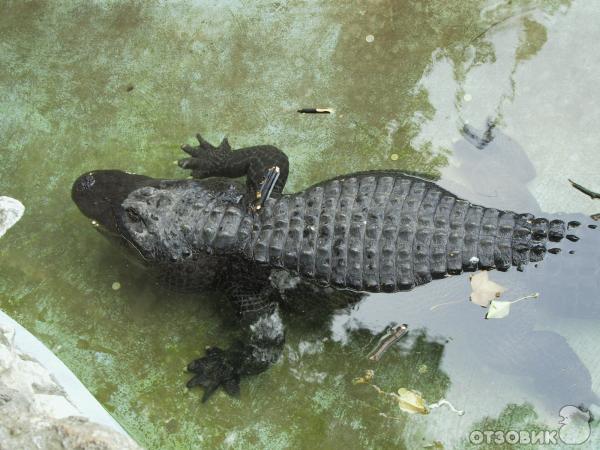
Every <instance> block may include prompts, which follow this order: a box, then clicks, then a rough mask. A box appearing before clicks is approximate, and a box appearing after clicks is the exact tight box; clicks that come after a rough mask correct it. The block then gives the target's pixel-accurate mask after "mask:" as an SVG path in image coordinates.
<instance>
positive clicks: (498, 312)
mask: <svg viewBox="0 0 600 450" xmlns="http://www.w3.org/2000/svg"><path fill="white" fill-rule="evenodd" d="M539 296H540V294H539V293H538V292H534V293H533V294H529V295H526V296H525V297H521V298H518V299H516V300H513V301H512V302H499V301H497V300H492V303H490V309H489V310H488V313H487V314H486V315H485V318H486V319H504V318H505V317H506V316H508V314H509V313H510V305H512V304H513V303H517V302H520V301H522V300H527V299H528V298H533V299H535V298H539Z"/></svg>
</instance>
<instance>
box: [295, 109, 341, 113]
mask: <svg viewBox="0 0 600 450" xmlns="http://www.w3.org/2000/svg"><path fill="white" fill-rule="evenodd" d="M298 112H299V113H300V114H331V113H332V112H333V110H332V109H331V108H302V109H299V110H298Z"/></svg>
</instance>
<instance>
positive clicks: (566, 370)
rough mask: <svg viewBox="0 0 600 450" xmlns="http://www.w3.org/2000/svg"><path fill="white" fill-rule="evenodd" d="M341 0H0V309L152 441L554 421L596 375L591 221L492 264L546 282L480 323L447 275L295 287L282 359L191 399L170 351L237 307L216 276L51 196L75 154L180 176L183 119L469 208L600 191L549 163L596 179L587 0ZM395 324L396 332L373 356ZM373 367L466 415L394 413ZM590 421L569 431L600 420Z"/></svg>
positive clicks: (515, 287)
mask: <svg viewBox="0 0 600 450" xmlns="http://www.w3.org/2000/svg"><path fill="white" fill-rule="evenodd" d="M339 3H341V2H339ZM344 3H345V4H344V5H338V4H335V3H332V2H323V1H304V2H302V1H293V2H289V3H286V2H279V3H278V2H266V1H265V2H262V1H260V2H254V3H251V4H249V3H246V2H241V1H240V2H237V1H227V2H223V1H219V2H217V1H215V2H201V1H189V2H177V3H172V4H168V5H165V4H164V3H162V2H141V1H140V2H127V3H121V2H94V3H91V2H72V3H70V4H69V5H62V6H59V5H58V4H50V3H46V2H41V1H40V2H36V1H32V2H21V1H18V2H17V1H15V2H5V5H6V6H5V7H4V8H3V14H2V15H1V16H0V31H1V32H0V43H1V47H0V48H1V50H0V99H1V100H2V105H3V109H2V113H1V114H2V115H1V120H0V136H2V138H1V139H0V151H1V154H0V155H1V156H0V158H1V161H2V165H1V168H0V195H8V196H11V197H14V198H17V199H19V200H20V201H22V202H23V203H24V204H25V206H26V208H27V210H26V213H25V216H24V217H23V219H22V220H21V222H19V223H18V224H17V225H16V226H15V227H14V228H13V229H11V230H10V231H9V232H8V233H7V234H6V235H5V236H4V237H3V238H2V241H1V246H0V258H1V266H0V271H1V272H0V280H1V281H2V282H1V283H0V308H2V309H3V310H4V311H6V312H8V313H9V314H10V315H11V316H13V317H14V318H15V319H17V320H18V321H19V322H21V323H22V324H23V325H24V326H25V327H27V328H28V329H29V330H30V331H31V332H32V333H34V334H35V335H36V336H37V337H38V338H40V339H41V340H42V341H43V342H44V343H46V344H47V345H49V346H50V347H51V348H52V349H53V350H55V352H56V353H57V355H58V356H59V357H60V358H61V359H62V360H63V361H64V362H65V363H66V364H67V365H68V366H69V367H70V368H71V369H72V370H73V371H74V372H75V373H76V374H77V375H78V376H79V377H80V378H81V380H82V381H83V382H84V383H85V384H86V385H87V386H88V387H89V389H90V390H91V391H92V393H94V394H95V395H96V396H97V398H98V399H99V400H100V401H101V402H102V403H103V404H104V405H105V407H106V408H107V409H108V410H109V411H110V412H111V413H112V414H113V415H114V417H115V418H116V419H117V420H118V421H119V422H120V423H121V424H122V425H123V426H124V427H125V428H126V429H127V430H128V431H129V432H130V433H131V435H132V436H133V437H134V438H136V439H137V440H138V441H139V442H140V443H141V444H142V445H144V446H145V447H147V448H161V449H168V448H210V447H233V448H273V449H276V448H314V447H317V446H318V447H322V448H411V449H412V448H421V447H424V446H427V445H433V444H434V443H435V442H441V443H442V444H443V445H444V448H464V447H469V446H470V444H469V443H468V438H469V433H470V432H471V431H472V430H539V429H552V430H555V429H557V428H558V423H557V421H558V419H559V417H558V410H559V409H560V407H562V406H564V405H567V404H574V405H579V404H580V403H584V404H586V405H588V406H589V404H590V403H591V402H593V401H594V395H595V394H594V392H600V359H599V358H598V356H597V352H596V351H595V348H596V343H597V341H598V339H599V338H600V333H599V331H598V326H597V324H598V320H599V319H600V307H598V306H597V305H598V304H599V303H598V300H599V298H598V297H599V292H600V289H599V287H600V286H599V279H600V277H599V276H598V262H599V253H598V252H597V249H598V248H600V246H599V245H598V242H599V241H600V237H599V235H600V232H595V231H598V230H590V229H587V228H585V227H582V228H580V229H579V230H578V231H577V234H579V235H580V237H581V240H580V241H579V242H577V243H570V242H568V241H566V242H564V243H562V244H561V246H562V247H563V248H564V250H563V252H562V253H561V254H560V255H556V256H555V255H548V256H547V258H546V260H545V261H544V262H543V263H541V264H539V267H538V268H537V269H536V268H534V267H528V268H527V269H526V270H525V273H519V272H517V271H510V272H508V273H493V274H491V278H492V279H493V280H495V281H497V282H499V283H501V284H502V285H504V286H506V287H508V288H509V290H508V291H507V292H506V293H505V294H504V295H505V296H506V298H507V299H514V298H518V297H520V296H522V295H526V294H529V293H531V292H539V293H540V298H539V299H538V300H534V301H523V302H520V303H519V304H517V305H514V306H513V307H512V310H511V314H510V315H509V317H507V318H505V319H502V320H487V321H486V320H484V319H483V317H484V315H485V310H483V309H481V308H479V307H477V306H475V305H472V304H470V303H469V302H468V295H469V291H470V287H469V281H468V277H467V276H466V275H465V276H461V277H454V278H450V279H446V280H443V281H436V282H434V283H431V284H429V285H427V286H424V287H421V288H419V289H417V290H415V291H413V292H410V293H398V294H393V295H372V296H368V297H365V298H363V299H362V300H361V301H360V303H358V304H357V305H355V306H353V307H349V308H342V309H339V310H336V311H327V308H322V310H321V309H319V313H313V314H301V313H300V312H299V311H297V309H302V308H295V309H294V308H292V309H293V310H292V311H289V310H288V311H287V312H286V313H285V318H286V322H287V324H288V327H287V336H286V351H285V353H284V357H283V358H282V360H281V361H280V362H279V363H278V364H276V365H275V366H274V367H273V368H271V369H270V370H269V371H267V372H266V373H264V374H261V375H260V376H257V377H253V378H250V379H248V380H245V381H244V382H243V383H242V397H241V399H240V400H235V399H231V398H229V397H227V396H226V395H225V394H224V393H219V394H217V395H215V396H214V398H213V399H211V401H210V403H208V404H204V405H203V404H201V403H200V398H201V391H200V390H192V391H189V392H188V391H187V390H186V389H185V388H184V383H185V381H186V380H187V378H188V376H187V374H186V373H184V371H183V369H184V367H185V365H186V363H187V362H188V361H189V360H191V359H193V358H195V357H197V356H198V355H200V354H202V352H203V348H204V347H205V346H206V345H215V344H219V345H222V346H223V345H225V344H226V343H227V342H228V341H230V340H231V339H232V338H233V335H234V330H235V324H234V323H232V322H231V320H228V318H227V314H226V313H223V312H222V311H221V308H220V304H221V302H222V300H223V299H222V298H220V297H219V296H218V294H213V293H206V294H202V295H197V294H196V295H182V294H174V293H171V292H168V291H165V290H162V289H160V288H158V287H157V286H155V284H154V282H153V280H149V279H147V278H146V277H145V274H144V272H143V271H142V270H140V269H139V268H137V267H136V266H135V265H134V264H132V263H131V262H129V261H128V260H126V259H125V258H124V257H123V256H122V255H121V254H119V253H118V252H117V251H116V250H115V248H113V247H111V246H110V245H109V244H108V243H107V242H106V241H105V240H104V239H102V238H101V237H100V236H99V235H98V233H96V232H95V231H94V230H93V228H92V227H91V226H89V223H88V222H87V220H86V219H84V218H83V217H82V216H81V215H80V214H79V212H78V211H77V209H76V207H75V206H74V205H73V204H72V203H71V201H70V197H69V195H70V187H71V184H72V182H73V180H74V179H75V178H76V177H77V176H78V175H79V174H80V173H82V172H84V171H86V170H90V169H95V168H119V169H123V170H129V171H133V172H137V173H144V174H149V175H152V176H157V177H168V178H177V177H183V176H185V174H183V173H181V171H180V170H179V169H178V168H177V167H176V166H174V165H173V164H172V162H173V161H174V160H175V159H177V158H179V157H180V156H181V155H180V153H181V152H180V151H179V150H178V146H179V144H181V143H182V141H185V140H186V139H187V140H188V141H189V142H191V137H192V136H193V135H194V133H196V132H198V131H201V132H202V133H203V134H204V135H205V137H207V138H209V139H210V140H213V141H218V140H220V138H221V137H222V136H224V135H228V136H229V138H230V141H231V143H232V144H233V146H234V147H243V146H248V145H254V144H259V143H273V144H276V145H277V146H279V147H280V148H282V149H283V150H284V151H285V152H286V153H288V155H289V156H290V161H291V167H292V169H291V174H290V179H289V183H288V189H289V190H295V189H299V188H302V187H305V186H308V185H309V184H311V183H313V182H317V181H319V180H322V179H326V178H329V177H332V176H335V175H338V174H341V173H345V172H350V171H354V170H364V169H383V168H395V169H405V170H417V171H421V172H427V173H430V174H432V175H438V176H441V180H440V184H441V185H442V186H443V187H446V188H448V189H449V190H451V191H452V192H454V193H456V194H458V195H461V196H463V197H465V198H467V199H469V200H471V201H472V202H475V203H480V204H483V205H486V206H493V207H498V208H505V209H513V210H518V211H529V212H533V213H538V212H539V211H544V212H546V213H547V214H548V215H551V216H554V215H556V214H557V213H561V212H562V213H568V214H570V216H569V218H571V217H577V218H578V219H579V220H580V221H582V222H584V223H590V222H591V220H590V219H589V218H588V217H585V216H589V214H592V213H597V212H599V210H600V207H599V206H600V204H598V202H597V201H596V202H594V201H593V200H591V199H589V198H587V197H586V196H584V195H583V194H581V193H579V192H577V191H575V190H574V189H573V188H571V187H570V185H569V184H568V182H567V178H574V179H575V180H576V181H577V182H579V183H581V184H583V185H585V186H587V187H589V188H590V189H592V190H595V191H600V185H599V184H598V173H599V171H600V152H598V151H597V150H596V145H597V143H598V142H599V141H600V128H599V127H597V124H598V123H599V121H600V109H598V108H597V107H596V103H597V102H596V99H598V98H600V85H599V84H598V83H597V82H596V78H597V73H598V70H599V69H600V57H598V48H597V44H596V43H597V42H600V36H599V34H600V28H598V27H597V23H598V21H599V20H600V7H599V6H597V5H594V4H593V2H587V1H584V0H581V1H573V2H571V1H567V0H564V1H550V0H547V1H539V2H535V1H528V2H527V1H488V2H484V1H475V0H473V1H465V0H452V1H448V0H446V1H430V2H423V3H421V2H396V1H386V0H383V1H373V2H369V3H365V2H344ZM370 35H371V36H372V37H373V39H371V38H369V39H367V36H370ZM369 41H371V42H369ZM299 107H331V108H334V109H335V113H334V114H332V115H328V116H325V115H299V114H297V113H295V110H296V109H297V108H299ZM488 120H491V121H494V123H496V127H495V128H494V130H493V133H492V134H493V137H494V139H493V140H492V141H491V142H490V143H489V144H488V145H486V146H485V147H484V148H483V149H481V150H480V149H478V148H476V146H475V145H473V139H470V138H469V137H468V136H467V137H465V134H464V133H461V130H463V128H464V126H465V125H467V130H476V133H479V135H481V134H483V131H484V128H485V127H486V122H487V121H488ZM575 215H576V216H575ZM568 250H575V254H574V255H569V254H568ZM115 281H118V282H119V283H120V284H121V286H122V287H121V288H120V289H119V290H113V289H112V288H111V286H112V284H113V283H114V282H115ZM323 301H324V302H325V301H326V299H323ZM455 301H462V302H460V303H452V304H448V305H443V306H439V307H436V308H434V309H433V310H432V309H431V308H432V307H435V306H436V305H439V304H442V303H446V302H455ZM316 307H317V306H316V305H313V307H307V308H305V309H309V311H312V310H314V309H316ZM288 309H289V308H288ZM391 322H396V323H402V322H405V323H408V324H409V327H410V330H411V331H410V333H409V335H408V337H407V338H406V339H403V341H402V342H401V343H400V344H399V345H397V346H395V347H394V348H393V349H392V350H390V351H389V352H388V353H386V354H385V356H384V357H383V359H382V360H381V361H380V362H379V363H377V364H374V363H371V362H370V361H368V360H367V358H366V354H367V353H368V352H369V350H370V349H371V347H372V345H373V344H374V343H375V342H376V340H377V338H376V337H374V334H377V333H380V332H381V331H383V329H384V328H385V327H386V326H387V325H389V324H390V323H391ZM369 368H371V369H374V370H375V382H376V384H377V385H378V386H380V387H381V388H382V389H384V390H386V391H395V390H397V389H398V388H400V387H405V388H408V389H413V390H417V391H420V392H421V393H422V394H423V396H424V398H425V399H426V400H427V401H428V402H430V403H433V402H435V401H438V400H439V399H441V398H446V399H448V400H449V401H451V402H452V404H453V405H455V406H456V407H457V408H458V409H463V410H465V414H464V415H463V416H458V415H456V414H454V413H452V412H451V411H450V410H449V409H446V408H444V407H443V408H439V409H435V410H432V411H431V413H430V414H429V415H426V416H419V415H408V414H406V413H403V412H401V411H400V410H399V409H398V407H397V406H395V405H393V404H392V403H390V402H388V401H386V400H385V399H384V398H382V397H378V396H377V394H376V393H375V391H374V390H373V389H372V388H369V386H365V385H353V383H352V380H353V379H354V378H355V377H357V376H360V375H362V374H363V373H364V371H365V370H366V369H369ZM597 406H598V405H596V408H597ZM594 410H595V408H594V406H592V411H593V412H594ZM380 412H383V413H385V414H386V415H388V416H391V417H394V419H390V418H385V417H382V416H380V415H379V413H380ZM599 412H600V411H598V410H596V413H595V416H596V417H600V414H599ZM596 423H597V422H595V423H593V424H592V430H593V432H592V436H591V437H590V439H589V440H588V441H587V443H586V444H584V446H583V447H582V448H595V447H596V446H597V444H598V442H600V434H599V433H600V431H599V430H598V427H597V425H596ZM471 447H475V448H496V447H497V446H496V447H495V446H493V445H488V446H486V445H477V446H474V445H472V446H471ZM544 447H548V446H544Z"/></svg>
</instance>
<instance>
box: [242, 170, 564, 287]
mask: <svg viewBox="0 0 600 450" xmlns="http://www.w3.org/2000/svg"><path fill="white" fill-rule="evenodd" d="M251 222H252V230H251V231H250V229H249V228H248V227H246V230H245V234H244V236H245V237H246V238H245V239H242V242H243V243H244V245H243V252H244V254H245V255H246V257H247V258H249V259H251V260H253V261H256V262H259V263H264V264H268V265H271V266H273V267H280V268H284V269H287V270H290V271H293V272H297V273H299V274H300V275H301V276H302V277H304V278H309V279H314V280H316V281H318V282H321V283H323V284H330V285H334V286H337V287H342V288H349V289H355V290H360V291H370V292H378V291H385V292H394V291H399V290H410V289H412V288H414V287H416V286H418V285H421V284H425V283H428V282H429V281H431V280H432V279H434V278H441V277H445V276H448V275H454V274H458V273H461V272H462V271H472V270H476V269H498V270H507V269H508V268H510V267H511V266H516V267H517V268H519V269H521V268H522V267H523V266H524V265H526V264H527V263H528V262H530V261H531V262H536V261H540V260H541V259H543V258H544V255H545V253H546V245H547V243H548V242H549V241H559V240H561V239H562V238H563V237H564V236H565V228H566V227H565V223H564V222H562V221H560V220H547V219H544V218H535V217H534V216H532V215H531V214H516V213H513V212H510V211H500V210H497V209H493V208H484V207H482V206H478V205H472V204H470V203H469V202H468V201H466V200H463V199H460V198H458V197H457V196H455V195H454V194H452V193H450V192H448V191H446V190H444V189H442V188H441V187H439V186H438V185H436V184H435V183H433V182H430V181H426V180H423V179H421V178H417V177H413V176H409V175H406V174H403V173H400V172H363V173H355V174H351V175H347V176H344V177H339V178H335V179H333V180H329V181H326V182H323V183H319V184H317V185H315V186H312V187H310V188H308V189H306V190H304V191H302V192H299V193H297V194H293V195H284V196H282V197H281V198H279V199H276V200H275V199H271V200H269V202H267V203H266V204H265V206H264V208H263V210H262V212H261V214H260V215H259V216H257V217H256V218H255V220H252V221H251ZM249 224H250V221H248V225H249Z"/></svg>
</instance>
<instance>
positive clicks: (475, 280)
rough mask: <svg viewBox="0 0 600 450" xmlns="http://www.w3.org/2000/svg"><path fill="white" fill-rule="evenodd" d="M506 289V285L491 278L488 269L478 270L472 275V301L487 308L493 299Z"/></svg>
mask: <svg viewBox="0 0 600 450" xmlns="http://www.w3.org/2000/svg"><path fill="white" fill-rule="evenodd" d="M504 291H506V288H505V287H504V286H501V285H499V284H498V283H495V282H493V281H491V280H490V279H489V275H488V272H487V271H485V270H484V271H481V272H477V273H476V274H475V275H473V276H472V277H471V301H472V302H473V303H475V304H476V305H479V306H483V307H484V308H487V307H488V306H489V304H490V302H491V301H492V300H494V299H495V298H498V297H500V295H502V293H503V292H504Z"/></svg>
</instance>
